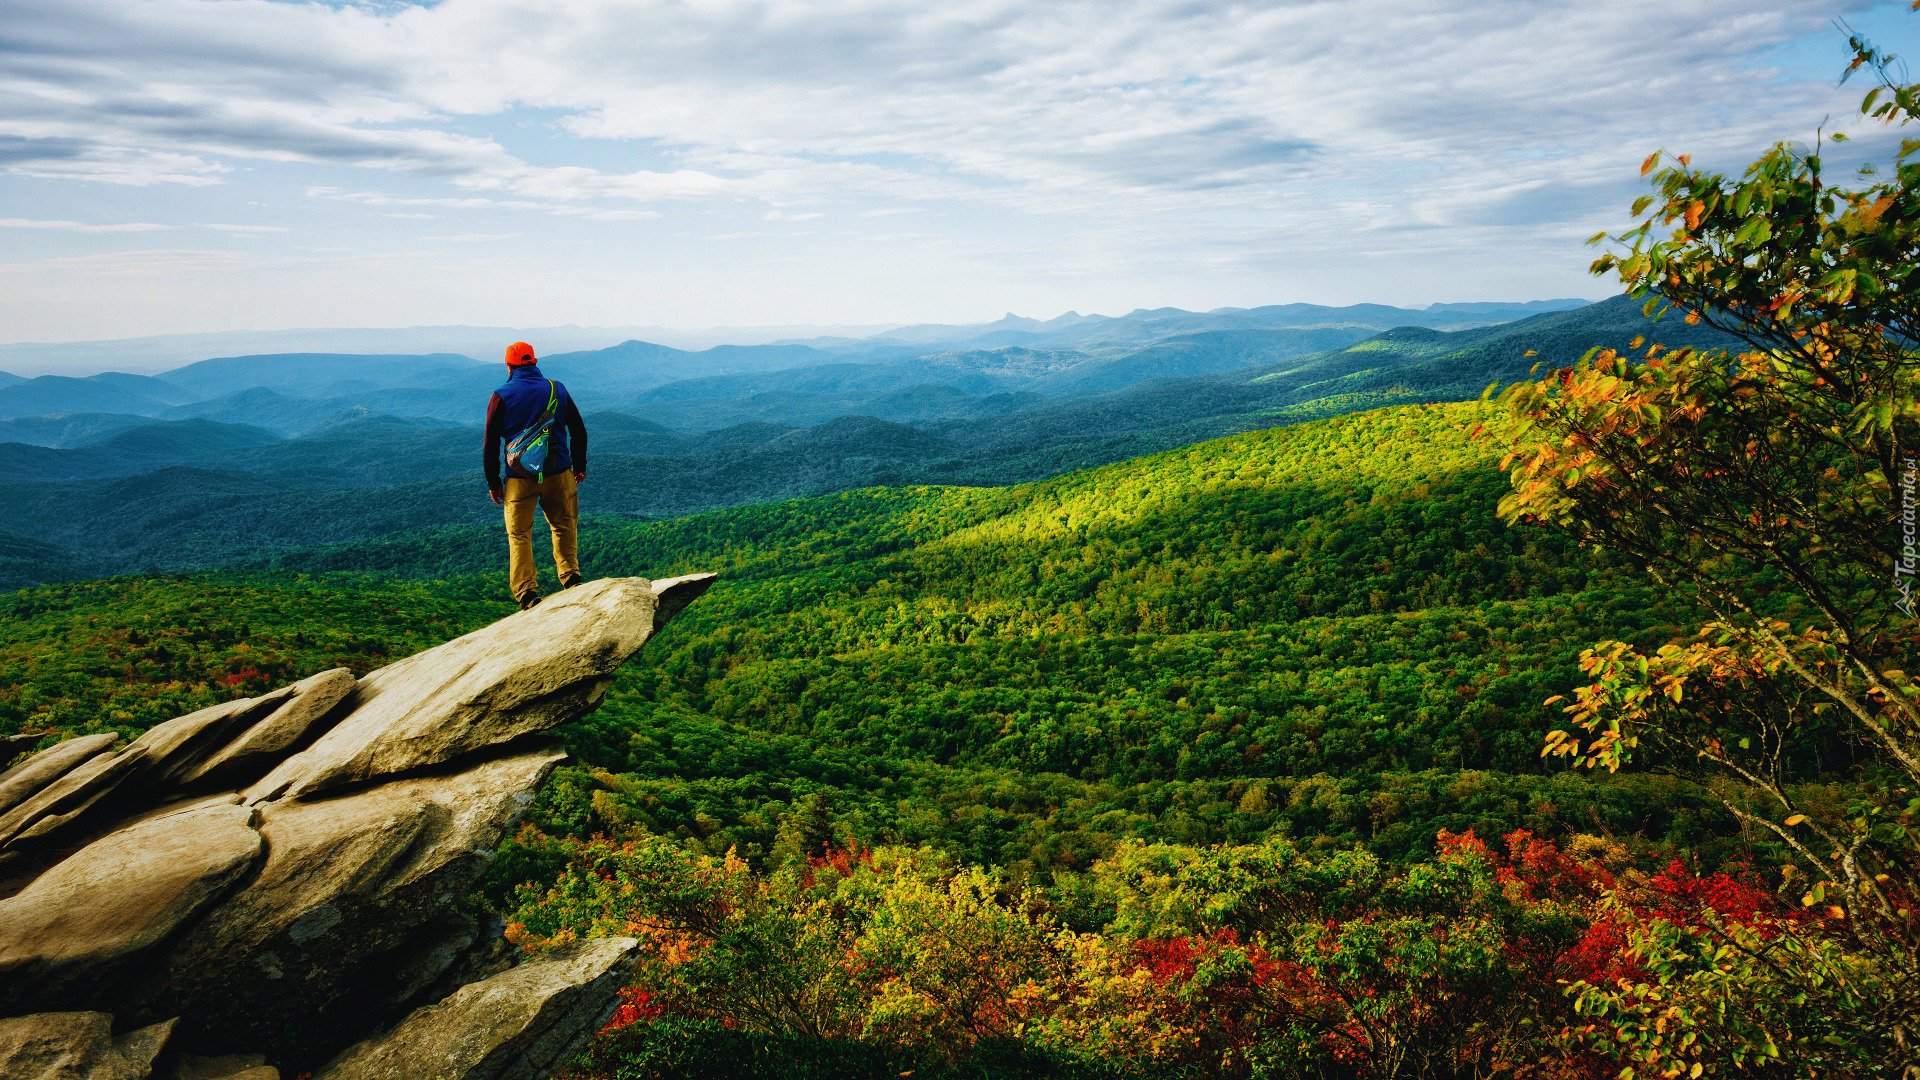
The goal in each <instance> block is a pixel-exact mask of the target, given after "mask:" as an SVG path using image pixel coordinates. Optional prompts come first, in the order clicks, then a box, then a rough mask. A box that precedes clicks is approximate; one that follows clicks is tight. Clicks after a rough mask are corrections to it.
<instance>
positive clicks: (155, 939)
mask: <svg viewBox="0 0 1920 1080" xmlns="http://www.w3.org/2000/svg"><path fill="white" fill-rule="evenodd" d="M255 816H256V815H255V811H253V810H251V809H250V808H247V807H244V806H234V805H214V806H203V807H200V808H198V809H192V810H189V811H187V812H184V813H179V814H172V815H169V816H165V817H159V818H154V819H152V820H148V821H144V822H142V823H140V824H138V825H134V826H132V827H131V828H127V829H122V830H120V831H118V832H115V833H111V834H109V835H107V836H104V837H102V838H100V839H99V840H96V841H94V842H93V843H91V844H88V845H87V846H86V847H84V848H81V849H80V850H79V851H77V852H75V853H74V854H72V855H70V856H68V857H67V858H66V859H64V860H62V861H61V862H60V863H58V864H56V865H55V866H54V867H53V868H52V869H50V870H48V871H47V872H46V873H44V874H41V875H40V876H39V877H38V878H35V879H34V881H33V883H32V884H30V885H28V886H27V887H26V888H25V889H22V890H21V891H20V892H19V893H17V894H15V895H13V896H12V897H9V898H8V899H6V900H3V901H0V1013H6V1012H23V1011H25V1010H27V1009H45V1008H49V1007H52V1008H68V1007H78V1006H83V1005H90V1004H96V1003H97V1002H98V999H99V998H100V997H101V996H103V995H104V994H105V993H106V992H108V991H109V990H110V989H111V987H112V985H113V982H114V980H115V979H116V978H117V977H118V976H119V974H120V972H121V971H122V970H124V969H125V968H126V967H127V966H128V965H129V964H131V963H133V962H134V961H136V960H138V959H139V958H140V957H142V956H143V955H145V954H146V953H147V952H148V951H150V950H151V949H153V948H154V946H156V945H158V944H160V943H161V942H162V941H164V940H165V939H166V938H167V937H168V936H169V935H170V934H172V933H173V931H174V930H175V928H176V927H179V926H180V925H181V924H183V923H185V922H186V921H187V920H188V919H190V918H192V917H193V916H194V915H195V914H197V913H198V912H200V911H201V910H203V909H204V908H206V907H207V906H208V905H209V904H211V903H212V902H213V901H215V900H217V899H219V898H220V896H221V895H223V894H224V893H225V892H226V891H227V890H228V888H229V887H231V886H232V885H233V884H234V882H235V881H237V880H238V879H239V878H240V876H241V875H243V874H245V873H246V872H247V871H248V870H249V869H251V868H252V866H253V863H254V860H256V859H257V858H259V855H260V847H261V843H260V834H259V833H257V832H255V831H254V830H253V828H252V825H251V822H252V821H253V819H254V817H255ZM0 1075H4V1074H0Z"/></svg>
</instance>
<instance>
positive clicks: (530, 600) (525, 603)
mask: <svg viewBox="0 0 1920 1080" xmlns="http://www.w3.org/2000/svg"><path fill="white" fill-rule="evenodd" d="M539 602H540V594H539V593H531V592H530V593H528V594H527V595H525V596H522V597H521V598H520V600H519V604H520V610H521V611H525V610H527V609H528V608H530V607H532V606H533V605H535V604H537V603H539Z"/></svg>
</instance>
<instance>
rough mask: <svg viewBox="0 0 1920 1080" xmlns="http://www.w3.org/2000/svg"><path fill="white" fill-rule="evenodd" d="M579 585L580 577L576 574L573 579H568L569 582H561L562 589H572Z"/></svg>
mask: <svg viewBox="0 0 1920 1080" xmlns="http://www.w3.org/2000/svg"><path fill="white" fill-rule="evenodd" d="M578 584H580V575H579V574H575V575H573V576H572V577H570V578H568V579H567V580H565V581H563V582H561V583H560V587H561V588H563V589H571V588H573V587H574V586H575V585H578Z"/></svg>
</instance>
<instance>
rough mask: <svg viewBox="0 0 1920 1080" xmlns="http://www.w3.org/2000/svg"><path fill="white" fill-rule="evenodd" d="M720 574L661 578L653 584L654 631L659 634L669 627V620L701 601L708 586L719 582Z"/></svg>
mask: <svg viewBox="0 0 1920 1080" xmlns="http://www.w3.org/2000/svg"><path fill="white" fill-rule="evenodd" d="M718 578H719V575H718V574H684V575H682V576H680V577H673V578H661V579H660V580H659V581H656V582H654V583H653V595H654V608H653V629H654V632H655V633H659V632H660V630H661V629H662V628H664V627H665V626H666V625H667V620H668V619H671V618H673V617H674V616H675V615H678V614H680V613H681V612H682V611H684V610H686V607H687V605H688V604H691V603H693V602H694V601H695V600H698V599H700V594H702V593H704V592H706V591H707V586H709V585H712V584H713V583H714V582H715V581H716V580H718Z"/></svg>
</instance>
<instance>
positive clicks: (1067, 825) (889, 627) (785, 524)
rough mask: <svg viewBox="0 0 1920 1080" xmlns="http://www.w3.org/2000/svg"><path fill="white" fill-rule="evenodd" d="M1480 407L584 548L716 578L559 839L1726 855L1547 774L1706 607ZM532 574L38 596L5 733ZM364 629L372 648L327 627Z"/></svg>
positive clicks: (417, 617)
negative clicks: (1267, 845) (1607, 679)
mask: <svg viewBox="0 0 1920 1080" xmlns="http://www.w3.org/2000/svg"><path fill="white" fill-rule="evenodd" d="M1473 408H1474V407H1473V406H1465V405H1455V406H1410V407H1400V408H1394V409H1387V410H1381V411H1376V412H1371V413H1364V414H1358V415H1352V416H1346V417H1340V418H1336V419H1333V420H1328V421H1323V422H1318V423H1312V424H1304V425H1299V426H1295V427H1287V428H1279V429H1273V430H1265V431H1259V432H1252V433H1248V434H1244V435H1240V436H1236V437H1233V438H1230V439H1225V440H1220V441H1215V442H1208V443H1202V444H1199V445H1195V446H1190V447H1186V448H1184V449H1180V450H1175V451H1172V452H1169V453H1165V454H1161V455H1158V456H1153V457H1148V458H1144V459H1141V460H1138V461H1131V462H1126V463H1122V464H1118V465H1112V466H1107V467H1104V468H1100V469H1096V470H1092V471H1086V472H1078V473H1073V474H1070V475H1067V476H1062V477H1059V478H1057V479H1054V480H1051V481H1047V482H1043V483H1038V484H1030V485H1024V486H1016V487H1010V488H1000V489H967V488H939V487H905V488H894V489H872V490H863V491H857V492H849V493H846V494H842V495H835V496H829V497H825V498H817V499H810V500H802V501H798V502H788V503H779V504H772V505H767V506H757V507H746V508H741V509H737V510H730V511H723V512H718V513H710V514H704V515H699V516H695V517H689V518H682V519H678V520H673V521H666V522H659V523H650V524H639V525H601V526H599V527H593V528H589V529H588V530H587V532H586V535H585V538H584V541H583V548H582V550H583V555H584V558H585V561H586V566H587V569H588V572H589V573H590V574H592V575H604V574H643V575H648V576H667V575H670V574H674V573H678V572H681V571H686V570H692V569H703V568H704V569H708V570H715V571H719V572H720V573H721V574H722V584H721V585H719V586H717V587H716V588H715V589H714V591H713V592H712V593H711V594H710V595H709V596H708V597H707V598H706V600H704V601H703V602H702V604H701V605H700V606H699V607H698V608H697V609H695V610H692V611H690V612H688V613H687V614H686V615H685V616H684V617H683V618H682V620H681V621H679V622H676V623H675V627H674V630H673V631H672V632H671V634H670V635H669V636H668V638H667V639H665V640H663V641H662V642H660V643H659V644H658V645H656V646H654V647H653V650H652V651H650V653H649V655H648V662H647V663H645V664H642V665H639V666H637V667H635V668H634V669H632V670H630V671H629V672H628V673H626V674H625V675H623V676H622V677H621V680H620V682H619V683H618V684H617V686H616V688H615V689H614V691H613V692H612V694H611V696H610V698H609V701H608V704H607V705H606V706H605V707H604V708H603V709H602V710H601V711H600V712H599V713H597V714H595V715H594V716H593V717H591V718H589V720H588V721H586V722H585V723H583V724H581V725H579V726H577V727H575V728H574V729H571V730H570V732H569V736H568V737H569V739H570V740H571V742H572V744H573V746H574V748H575V750H576V752H577V753H578V754H579V756H580V757H581V759H582V761H583V762H584V763H585V764H586V765H588V766H591V767H592V769H591V770H585V769H583V770H580V771H576V772H574V773H570V774H568V776H567V778H565V779H563V781H562V782H560V783H558V784H556V785H555V786H554V788H553V789H552V793H551V795H550V800H551V805H550V806H549V808H548V809H547V810H546V811H545V813H546V814H547V815H548V816H546V817H544V818H543V819H542V820H543V821H545V822H546V823H547V824H548V825H549V826H550V827H552V828H555V829H559V830H562V831H567V832H576V833H581V834H584V833H586V832H592V831H608V830H611V831H614V832H619V831H621V830H624V829H630V828H634V827H644V828H647V829H651V830H655V831H659V832H663V833H667V834H677V835H683V836H688V837H690V838H692V839H694V840H695V841H696V842H698V843H700V844H701V845H702V846H704V847H705V848H707V849H709V850H713V851H715V852H721V851H724V850H726V849H727V848H728V847H731V846H734V845H738V846H739V848H740V850H741V851H742V852H748V853H753V852H758V853H761V855H764V854H765V853H768V852H771V851H772V850H773V849H774V848H775V847H777V846H778V845H779V844H781V843H782V835H783V834H782V830H783V829H787V830H789V831H790V830H791V829H793V828H797V827H800V826H798V825H796V824H795V822H796V821H801V820H803V819H805V820H813V819H811V818H805V815H806V814H811V815H815V817H817V819H818V821H816V823H815V824H814V825H810V826H808V827H810V828H829V829H835V828H837V829H842V830H846V831H848V832H849V833H850V834H851V835H856V836H859V837H861V838H863V839H864V840H865V841H867V842H875V841H878V840H881V839H889V838H891V839H901V840H905V841H908V842H921V841H925V842H930V843H934V844H936V845H938V846H940V847H942V848H943V849H946V850H950V851H952V852H954V853H955V854H956V855H960V856H963V857H965V858H967V859H970V860H974V861H980V862H986V863H994V864H1001V865H1008V866H1015V867H1019V868H1020V869H1021V871H1022V872H1023V873H1028V872H1031V873H1041V874H1045V873H1048V872H1050V871H1051V870H1052V869H1053V868H1055V867H1057V866H1073V865H1082V864H1084V863H1085V862H1086V861H1087V860H1089V859H1091V858H1094V857H1096V856H1097V855H1099V854H1100V853H1102V852H1103V851H1105V850H1107V849H1108V848H1109V847H1110V846H1111V845H1112V843H1113V842H1115V840H1117V839H1118V838H1120V837H1124V836H1129V835H1142V836H1165V837H1171V838H1176V839H1184V840H1191V841H1196V842H1198V841H1202V840H1209V839H1211V840H1221V839H1245V838H1248V837H1251V836H1256V835H1260V834H1262V833H1263V832H1265V831H1267V830H1270V829H1273V828H1281V829H1283V830H1286V831H1288V832H1290V833H1291V834H1292V835H1295V836H1302V837H1313V836H1325V837H1326V838H1327V840H1328V842H1333V843H1341V844H1351V843H1360V844H1365V845H1368V846H1372V847H1374V848H1376V849H1378V850H1380V851H1382V852H1383V853H1388V854H1391V855H1395V856H1405V855H1411V854H1416V853H1418V852H1421V851H1424V850H1426V849H1427V848H1428V847H1430V845H1431V843H1432V840H1433V836H1434V834H1435V831H1436V829H1437V828H1439V827H1440V826H1442V825H1444V826H1447V827H1450V828H1454V829H1456V830H1457V829H1461V828H1465V827H1468V826H1472V825H1476V824H1478V825H1479V826H1480V827H1481V829H1482V831H1483V832H1485V831H1487V830H1489V829H1496V828H1497V829H1501V830H1506V829H1511V828H1513V827H1518V826H1520V825H1523V824H1524V825H1526V826H1528V827H1531V828H1535V829H1538V830H1540V831H1542V832H1549V833H1550V832H1555V831H1565V830H1566V829H1569V828H1579V829H1591V828H1595V827H1605V828H1609V829H1616V830H1619V831H1622V832H1627V833H1642V834H1644V835H1645V836H1646V837H1647V839H1648V840H1650V841H1661V842H1674V843H1681V842H1684V843H1687V844H1710V843H1711V841H1710V839H1709V837H1710V834H1711V833H1712V832H1713V831H1715V828H1716V826H1715V825H1714V821H1713V815H1711V814H1707V813H1706V812H1705V811H1702V810H1701V809H1700V808H1699V806H1697V805H1696V804H1695V802H1694V801H1693V800H1692V799H1691V798H1690V797H1689V796H1687V795H1686V794H1685V792H1684V790H1683V789H1677V788H1674V787H1673V786H1672V785H1671V784H1669V783H1666V782H1660V781H1655V780H1654V779H1652V778H1648V777H1638V778H1624V779H1621V780H1619V781H1616V782H1614V783H1612V784H1607V785H1596V784H1594V783H1592V782H1590V781H1587V780H1585V779H1579V778H1571V777H1565V776H1554V775H1549V773H1550V770H1547V769H1545V768H1543V766H1542V765H1541V764H1540V762H1539V758H1538V749H1537V748H1538V745H1539V739H1540V737H1541V735H1542V734H1543V733H1544V732H1545V731H1546V729H1547V728H1548V727H1549V726H1551V724H1552V723H1553V721H1554V719H1555V716H1554V713H1553V710H1551V709H1550V708H1549V707H1546V706H1543V705H1542V704H1541V703H1542V701H1543V700H1544V699H1545V698H1546V697H1548V696H1549V695H1551V694H1553V693H1557V692H1560V691H1562V690H1564V689H1565V688H1566V687H1567V685H1568V684H1570V683H1571V682H1572V681H1574V680H1575V679H1576V678H1577V675H1576V672H1575V667H1574V660H1575V657H1576V655H1577V653H1578V651H1579V649H1580V648H1581V647H1582V646H1584V645H1585V644H1588V643H1589V642H1591V641H1592V640H1594V639H1595V638H1596V636H1605V635H1607V634H1614V635H1624V636H1629V637H1631V638H1632V639H1633V640H1636V641H1640V642H1643V643H1644V644H1646V645H1648V646H1652V645H1657V644H1659V643H1660V642H1662V641H1664V640H1665V636H1666V635H1667V633H1668V632H1669V631H1668V630H1667V629H1666V627H1667V624H1668V622H1669V621H1670V620H1671V619H1673V618H1677V617H1678V616H1677V613H1668V612H1664V611H1663V609H1662V607H1661V602H1662V601H1661V597H1660V595H1659V594H1657V593H1655V592H1653V591H1651V590H1649V589H1647V588H1646V587H1645V585H1644V583H1642V582H1640V581H1639V580H1638V579H1637V578H1636V577H1635V576H1634V575H1633V574H1631V573H1626V572H1622V571H1618V570H1616V569H1614V568H1611V567H1609V566H1607V565H1605V564H1604V563H1601V562H1597V561H1596V560H1595V559H1594V558H1593V557H1591V556H1588V555H1583V554H1582V553H1580V552H1579V551H1577V550H1574V549H1569V548H1568V547H1567V546H1566V545H1565V544H1564V543H1563V542H1560V541H1557V540H1555V539H1553V538H1551V537H1549V536H1547V535H1544V534H1536V533H1533V532H1531V531H1529V530H1525V529H1508V528H1505V527H1503V526H1501V525H1500V524H1499V523H1498V522H1497V521H1496V520H1495V519H1494V517H1493V513H1492V507H1493V504H1494V502H1495V501H1496V499H1497V498H1498V495H1499V493H1500V491H1501V490H1502V488H1503V487H1504V481H1503V479H1502V478H1501V477H1500V476H1499V474H1498V473H1497V472H1495V471H1493V470H1492V469H1491V468H1490V462H1489V461H1488V460H1487V459H1486V457H1485V455H1484V453H1483V452H1481V451H1479V450H1477V449H1475V448H1473V447H1471V446H1469V444H1468V443H1467V442H1466V440H1465V437H1464V433H1463V429H1464V425H1465V423H1466V420H1467V417H1468V415H1469V413H1470V412H1471V411H1472V409H1473ZM500 544H501V538H500V535H499V531H498V528H497V527H471V528H461V529H441V530H436V531H431V532H426V533H420V534H415V535H411V536H408V537H404V538H401V539H397V540H392V541H384V542H358V543H353V544H347V545H339V546H334V547H331V548H325V549H318V550H311V551H304V552H294V553H288V554H285V555H282V556H278V557H276V558H275V559H274V560H273V562H274V566H273V567H272V568H263V569H262V570H261V571H259V572H255V573H249V574H239V575H220V576H216V577H212V578H205V577H187V578H168V577H162V578H140V579H120V580H115V581H107V582H99V583H87V584H79V585H66V586H46V587H41V588H36V589H29V590H25V591H22V592H20V593H18V594H15V596H14V597H12V598H11V599H10V600H9V601H8V602H7V603H8V605H9V607H8V616H9V617H8V619H7V629H6V630H5V631H4V633H5V635H6V638H5V650H6V656H7V657H8V661H7V662H8V665H9V666H8V669H7V676H8V677H7V679H6V680H5V681H6V682H7V683H8V684H9V685H10V686H12V687H13V689H11V690H9V691H7V692H6V697H5V698H4V699H0V717H3V718H4V719H0V722H4V723H6V724H9V725H12V726H15V727H20V728H26V729H28V730H34V729H37V727H38V726H44V725H52V726H55V727H62V728H67V727H69V726H80V727H84V726H88V725H97V724H101V723H106V724H108V725H110V726H118V727H120V728H122V729H124V730H127V731H129V732H131V731H132V730H135V729H137V728H138V727H140V726H141V725H143V724H145V723H150V722H152V721H154V720H157V719H160V718H163V717H164V716H166V715H172V712H169V710H173V711H174V712H177V711H179V710H180V709H183V708H185V707H186V706H188V705H191V704H193V703H195V702H197V701H206V700H212V699H214V698H217V697H219V696H221V695H223V694H230V693H240V692H242V691H244V690H246V689H248V688H250V687H252V688H258V686H265V685H267V684H269V683H274V682H275V681H276V680H284V679H286V678H290V677H293V676H295V675H299V674H304V673H305V671H304V669H305V668H314V667H319V666H325V665H327V664H332V663H346V664H348V665H349V666H354V667H358V668H365V667H370V666H377V664H378V663H380V662H384V661H385V660H386V659H390V658H391V657H393V656H395V655H398V654H400V653H403V652H405V651H409V650H411V649H412V648H416V647H418V646H419V645H420V644H422V643H425V642H426V641H427V640H429V639H431V638H434V637H436V636H451V635H452V634H454V633H457V632H460V631H463V630H465V629H468V628H471V627H473V626H476V625H479V624H481V623H484V622H486V621H489V620H491V619H492V618H494V617H497V616H498V615H499V614H501V613H503V612H504V611H505V610H506V608H505V606H504V605H503V604H502V603H501V602H500V599H501V598H504V595H505V590H504V586H503V585H502V584H501V581H500V574H499V571H498V569H497V568H498V567H499V565H500V551H499V548H500ZM315 575H318V576H315ZM367 575H374V576H371V577H369V576H367ZM341 603H345V604H348V605H350V608H351V611H352V612H353V614H352V615H351V616H350V617H348V618H344V619H339V618H334V617H333V616H331V615H329V614H328V609H329V606H330V605H335V604H341ZM387 613H391V614H387ZM148 626H151V627H152V629H148V628H146V627H148ZM188 626H193V627H195V629H192V630H188V629H186V627H188ZM329 626H350V627H352V630H351V631H350V632H348V631H345V630H332V629H323V628H326V627H329ZM256 684H257V685H256ZM162 688H163V689H162ZM602 770H603V771H602ZM802 810H804V814H802V813H801V812H802ZM796 814H800V815H801V816H800V817H796ZM1703 815H1704V816H1703ZM822 822H824V823H831V824H821V823H822ZM755 857H759V856H755Z"/></svg>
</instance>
